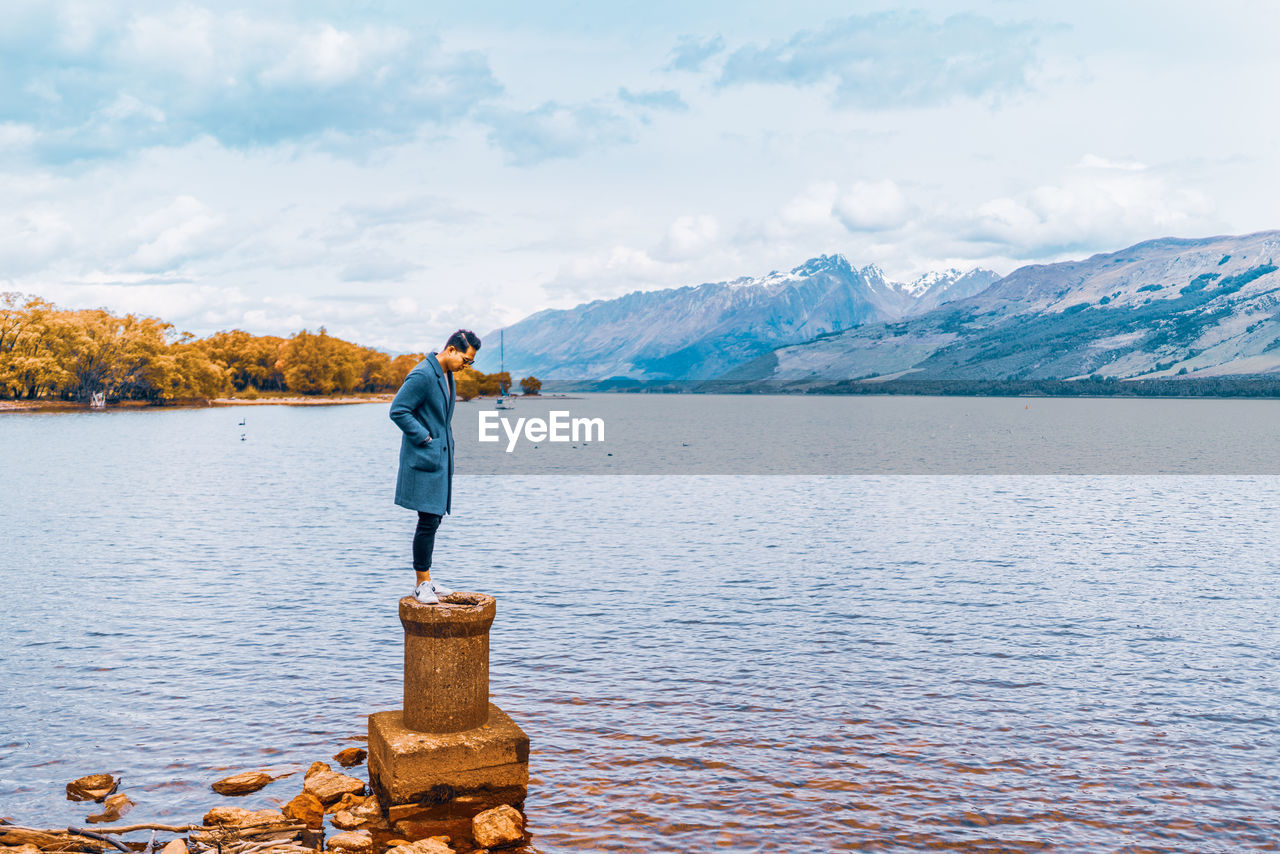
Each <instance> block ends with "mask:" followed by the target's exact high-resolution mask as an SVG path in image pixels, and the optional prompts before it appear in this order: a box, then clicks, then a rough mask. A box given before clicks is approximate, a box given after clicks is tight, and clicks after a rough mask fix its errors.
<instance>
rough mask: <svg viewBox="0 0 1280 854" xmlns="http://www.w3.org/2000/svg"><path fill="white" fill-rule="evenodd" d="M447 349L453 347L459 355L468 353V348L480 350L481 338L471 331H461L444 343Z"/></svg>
mask: <svg viewBox="0 0 1280 854" xmlns="http://www.w3.org/2000/svg"><path fill="white" fill-rule="evenodd" d="M444 346H445V349H448V348H449V347H452V348H453V349H455V350H457V351H458V352H459V353H465V352H467V348H468V347H475V348H476V349H477V350H479V349H480V336H479V335H477V334H475V333H474V332H472V331H471V330H470V329H459V330H458V331H457V332H455V333H453V334H452V335H450V336H449V340H448V341H446V342H444Z"/></svg>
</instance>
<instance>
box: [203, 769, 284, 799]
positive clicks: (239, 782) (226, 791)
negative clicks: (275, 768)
mask: <svg viewBox="0 0 1280 854" xmlns="http://www.w3.org/2000/svg"><path fill="white" fill-rule="evenodd" d="M273 779H275V778H274V777H272V776H271V775H270V774H268V773H267V772H265V771H245V772H244V773H243V774H232V775H231V776H230V777H224V778H223V779H221V780H219V781H218V782H216V783H213V784H211V788H212V789H213V790H214V791H215V792H217V793H218V794H219V795H248V794H251V793H253V792H256V791H258V790H259V789H261V788H262V787H263V786H265V785H267V784H268V783H270V782H271V781H272V780H273Z"/></svg>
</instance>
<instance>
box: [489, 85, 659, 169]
mask: <svg viewBox="0 0 1280 854" xmlns="http://www.w3.org/2000/svg"><path fill="white" fill-rule="evenodd" d="M479 118H480V120H481V122H482V123H483V124H485V125H487V126H488V128H489V141H490V143H492V144H493V145H495V146H497V147H499V148H501V149H502V150H503V151H504V152H505V153H506V156H507V160H508V161H509V162H510V163H511V164H513V165H516V166H532V165H535V164H538V163H542V162H544V161H547V160H553V159H556V158H561V157H576V156H578V155H580V154H585V153H588V152H591V151H595V150H598V149H601V148H605V147H611V146H614V145H618V144H622V143H627V142H631V141H632V139H633V133H634V129H633V125H632V123H631V122H630V121H628V120H627V119H625V118H624V117H622V116H620V115H619V114H618V113H616V112H614V111H613V110H611V109H609V108H608V107H605V106H601V105H598V104H577V105H573V104H559V103H556V102H555V101H548V102H546V103H545V104H542V105H541V106H539V107H536V108H534V109H532V110H512V109H506V108H488V109H486V110H484V111H482V112H481V113H480V116H479Z"/></svg>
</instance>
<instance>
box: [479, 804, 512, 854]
mask: <svg viewBox="0 0 1280 854" xmlns="http://www.w3.org/2000/svg"><path fill="white" fill-rule="evenodd" d="M471 835H472V837H473V838H474V839H475V841H476V845H479V846H480V847H481V848H501V847H503V846H504V845H515V844H516V843H517V842H523V841H524V816H522V815H521V814H520V811H519V810H517V809H515V808H514V807H509V806H507V805H506V804H503V805H502V806H500V807H494V808H493V809H491V810H485V811H484V812H482V813H480V814H479V815H477V816H475V817H474V818H472V819H471Z"/></svg>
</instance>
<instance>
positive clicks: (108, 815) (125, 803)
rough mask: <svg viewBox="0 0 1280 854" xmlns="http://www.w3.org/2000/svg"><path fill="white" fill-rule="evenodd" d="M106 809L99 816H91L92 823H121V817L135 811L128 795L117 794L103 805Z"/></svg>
mask: <svg viewBox="0 0 1280 854" xmlns="http://www.w3.org/2000/svg"><path fill="white" fill-rule="evenodd" d="M103 805H104V806H105V807H106V809H104V810H103V811H102V812H100V813H98V814H97V815H91V816H89V821H91V822H95V823H96V822H101V821H119V820H120V816H122V815H124V814H125V813H127V812H128V811H129V810H131V809H133V801H131V800H129V796H128V795H121V794H115V795H111V796H109V797H108V798H107V799H106V801H105V802H104V804H103Z"/></svg>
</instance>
